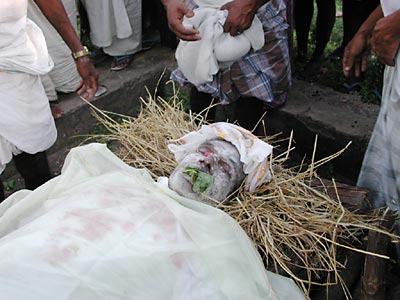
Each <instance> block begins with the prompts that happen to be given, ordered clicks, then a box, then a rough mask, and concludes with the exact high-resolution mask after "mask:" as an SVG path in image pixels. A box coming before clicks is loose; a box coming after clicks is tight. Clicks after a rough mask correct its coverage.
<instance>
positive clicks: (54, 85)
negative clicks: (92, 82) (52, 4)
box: [28, 0, 81, 100]
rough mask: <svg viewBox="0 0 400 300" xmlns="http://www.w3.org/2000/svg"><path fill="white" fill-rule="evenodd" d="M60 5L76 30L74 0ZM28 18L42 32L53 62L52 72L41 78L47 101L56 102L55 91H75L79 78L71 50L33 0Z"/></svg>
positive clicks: (68, 0) (64, 0) (29, 7)
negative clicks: (62, 5)
mask: <svg viewBox="0 0 400 300" xmlns="http://www.w3.org/2000/svg"><path fill="white" fill-rule="evenodd" d="M62 3H63V4H64V7H65V10H66V12H67V14H68V17H69V19H70V21H71V23H72V25H74V26H75V29H76V26H77V13H78V12H77V8H76V5H75V0H63V1H62ZM28 18H29V19H31V20H32V21H33V22H35V24H36V25H38V26H39V27H40V29H41V30H42V31H43V34H44V37H45V39H46V43H47V48H48V51H49V54H50V56H51V58H52V59H53V61H54V68H53V70H51V71H50V72H49V73H48V74H46V75H42V76H41V79H42V83H43V86H44V89H45V91H46V95H47V97H48V98H49V100H57V98H58V97H57V91H59V92H63V93H70V92H74V91H76V89H77V88H78V86H79V83H80V82H81V77H80V76H79V73H78V71H77V69H76V65H75V62H74V59H73V58H72V56H71V50H70V49H69V48H68V46H67V45H66V44H65V42H64V40H63V39H62V38H61V36H60V35H59V34H58V32H57V31H56V30H55V29H54V27H53V26H52V25H51V24H50V23H49V21H48V20H47V19H46V17H45V16H44V15H43V13H42V12H41V10H40V9H39V7H37V5H36V4H35V2H34V1H33V0H29V2H28Z"/></svg>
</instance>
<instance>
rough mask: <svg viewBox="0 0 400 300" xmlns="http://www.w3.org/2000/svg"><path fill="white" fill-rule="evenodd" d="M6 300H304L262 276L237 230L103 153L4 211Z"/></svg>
mask: <svg viewBox="0 0 400 300" xmlns="http://www.w3.org/2000/svg"><path fill="white" fill-rule="evenodd" d="M0 294H1V297H2V299H10V300H54V299H57V300H83V299H84V300H99V299H107V300H131V299H140V300H204V299H207V300H242V299H252V300H286V299H291V300H303V299H305V297H304V295H302V293H301V292H300V290H299V289H298V287H297V286H296V285H295V284H294V283H293V281H292V280H290V279H288V278H285V277H282V276H279V275H275V274H272V273H270V272H266V271H265V269H264V267H263V264H262V261H261V259H260V257H259V254H258V253H257V251H256V250H255V248H254V246H253V244H252V243H251V241H250V240H249V238H248V237H247V235H246V234H245V233H244V231H243V230H242V229H241V227H240V226H239V224H238V223H237V222H236V221H235V220H233V219H232V218H231V217H229V216H228V215H227V214H225V213H224V212H222V211H221V210H218V209H216V208H213V207H211V206H209V205H206V204H204V203H199V202H197V201H193V200H189V199H186V198H183V197H180V196H179V195H178V194H176V193H175V192H173V191H172V190H170V189H168V188H167V187H165V186H162V185H160V184H157V183H155V182H154V181H153V180H152V179H151V177H150V175H149V174H148V173H147V172H146V171H144V170H138V169H134V168H131V167H129V166H127V165H126V164H124V163H123V162H122V161H120V160H119V159H118V158H117V157H116V156H114V155H113V154H112V153H111V152H110V151H109V150H108V149H107V148H106V147H105V146H104V145H100V144H91V145H87V146H83V147H79V148H75V149H73V150H72V151H71V152H70V153H69V155H68V157H67V159H66V162H65V165H64V167H63V170H62V174H61V175H60V176H58V177H56V178H55V179H53V180H51V181H49V182H47V183H46V184H45V185H43V186H41V187H39V188H38V189H37V190H35V191H33V192H29V191H20V192H17V193H16V194H14V195H13V196H11V197H10V198H8V199H6V200H5V202H3V203H1V204H0Z"/></svg>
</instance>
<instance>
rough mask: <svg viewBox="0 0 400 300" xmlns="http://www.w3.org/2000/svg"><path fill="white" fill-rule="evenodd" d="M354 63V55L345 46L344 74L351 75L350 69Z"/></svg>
mask: <svg viewBox="0 0 400 300" xmlns="http://www.w3.org/2000/svg"><path fill="white" fill-rule="evenodd" d="M353 65H354V56H352V55H351V54H350V51H349V49H347V48H345V51H344V55H343V73H344V76H346V77H347V76H349V75H350V71H351V69H352V68H353Z"/></svg>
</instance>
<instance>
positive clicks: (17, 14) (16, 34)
mask: <svg viewBox="0 0 400 300" xmlns="http://www.w3.org/2000/svg"><path fill="white" fill-rule="evenodd" d="M26 13H27V0H2V1H0V99H1V101H0V173H1V172H2V171H3V170H4V168H5V165H6V164H7V163H8V162H9V161H10V160H11V158H12V155H13V154H18V153H20V152H21V151H24V152H27V153H31V154H34V153H37V152H40V151H44V150H46V149H48V148H49V147H50V146H51V145H52V144H53V143H54V142H55V140H56V137H57V132H56V127H55V124H54V120H53V117H52V115H51V111H50V106H49V104H48V100H47V97H46V94H45V92H44V89H43V86H42V84H41V82H40V77H39V74H45V73H46V72H48V71H49V70H50V69H51V68H52V66H53V62H52V60H51V58H50V57H49V55H48V52H47V46H46V42H45V40H44V37H43V34H42V32H41V30H40V29H39V28H38V27H37V26H36V25H35V24H34V23H33V22H31V21H30V20H28V19H27V18H26ZM5 70H12V71H5Z"/></svg>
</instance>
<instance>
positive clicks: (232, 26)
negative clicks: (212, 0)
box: [221, 0, 269, 36]
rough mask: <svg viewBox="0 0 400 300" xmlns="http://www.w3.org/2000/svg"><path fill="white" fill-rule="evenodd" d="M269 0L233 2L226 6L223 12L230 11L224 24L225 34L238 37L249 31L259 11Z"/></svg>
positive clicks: (236, 0)
mask: <svg viewBox="0 0 400 300" xmlns="http://www.w3.org/2000/svg"><path fill="white" fill-rule="evenodd" d="M268 1H269V0H233V1H231V2H228V3H226V4H224V5H223V6H222V7H221V10H227V11H228V17H227V18H226V21H225V24H224V32H229V33H230V34H231V35H232V36H235V35H238V34H240V33H242V32H243V31H245V30H246V29H248V28H249V27H250V26H251V23H252V22H253V19H254V16H255V14H256V13H257V10H258V9H259V8H260V7H261V6H262V5H263V4H265V3H267V2H268Z"/></svg>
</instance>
